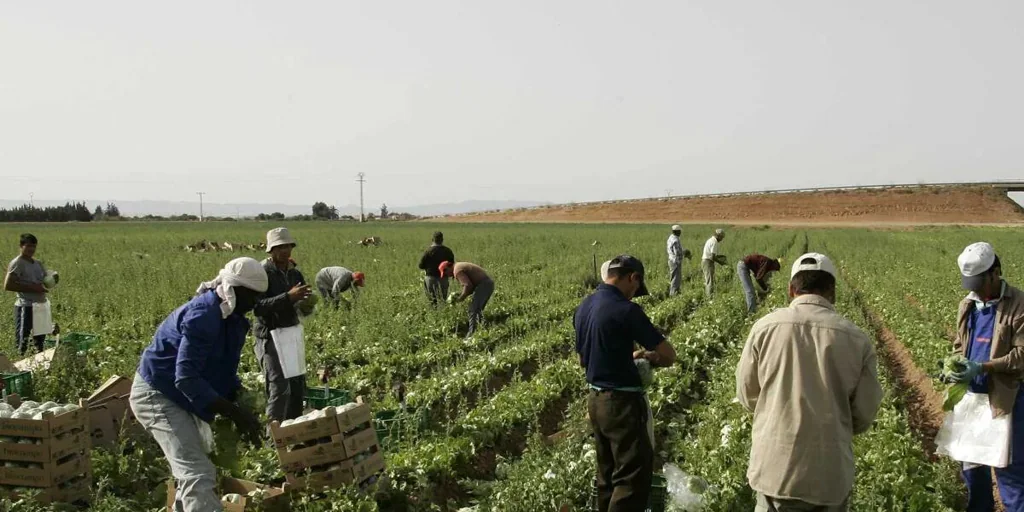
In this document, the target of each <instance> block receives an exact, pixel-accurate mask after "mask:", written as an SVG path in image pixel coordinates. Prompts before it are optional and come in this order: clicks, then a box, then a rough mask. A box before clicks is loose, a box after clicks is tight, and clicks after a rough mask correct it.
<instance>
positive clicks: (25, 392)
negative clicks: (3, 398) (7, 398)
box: [0, 372, 32, 398]
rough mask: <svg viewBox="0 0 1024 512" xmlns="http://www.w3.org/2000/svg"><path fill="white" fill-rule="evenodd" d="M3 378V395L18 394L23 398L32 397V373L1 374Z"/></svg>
mask: <svg viewBox="0 0 1024 512" xmlns="http://www.w3.org/2000/svg"><path fill="white" fill-rule="evenodd" d="M0 377H3V394H4V395H10V394H17V395H18V396H20V397H21V398H30V397H31V396H32V372H17V373H0Z"/></svg>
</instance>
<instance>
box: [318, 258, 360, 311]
mask: <svg viewBox="0 0 1024 512" xmlns="http://www.w3.org/2000/svg"><path fill="white" fill-rule="evenodd" d="M365 282H366V275H365V274H363V273H362V272H352V271H351V270H349V269H347V268H345V267H325V268H322V269H320V271H319V272H317V273H316V289H317V290H318V291H319V292H320V295H321V296H322V297H323V298H324V300H326V301H328V302H330V303H332V304H333V305H335V306H338V305H339V304H341V303H344V304H345V305H346V306H347V305H349V302H348V301H347V300H345V297H343V296H342V295H341V294H342V293H344V292H346V291H348V290H352V299H353V300H355V298H356V297H358V296H359V289H360V288H362V287H363V286H364V284H365Z"/></svg>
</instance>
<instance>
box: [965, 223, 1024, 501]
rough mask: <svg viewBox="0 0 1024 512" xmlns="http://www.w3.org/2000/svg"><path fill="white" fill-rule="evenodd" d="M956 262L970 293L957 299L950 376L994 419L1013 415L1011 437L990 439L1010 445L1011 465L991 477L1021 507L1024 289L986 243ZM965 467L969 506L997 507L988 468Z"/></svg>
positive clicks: (1004, 495)
mask: <svg viewBox="0 0 1024 512" xmlns="http://www.w3.org/2000/svg"><path fill="white" fill-rule="evenodd" d="M957 263H958V264H959V267H960V276H961V281H962V284H963V287H964V288H965V289H966V290H968V291H970V293H969V294H968V295H967V297H965V298H964V299H963V300H962V301H961V302H960V311H959V315H958V317H957V318H958V322H957V325H958V326H959V329H958V331H957V337H956V340H955V342H954V346H955V349H956V351H957V352H958V353H959V354H962V355H963V356H964V357H965V358H966V359H967V362H966V364H965V366H966V368H965V370H964V371H963V373H959V374H957V375H955V376H954V378H955V379H956V380H957V381H958V382H966V383H969V388H968V390H969V391H970V392H972V393H977V394H985V395H988V399H989V408H990V409H991V412H992V417H993V418H1000V417H1005V416H1006V415H1007V414H1012V415H1011V416H1010V422H1011V427H1010V432H1009V434H1010V438H1009V439H1005V438H999V437H1001V436H996V438H993V439H992V442H993V443H1006V444H1008V445H1009V447H1010V457H1009V464H1008V465H1007V466H1006V467H1003V468H995V476H996V484H997V486H998V488H999V496H1000V498H1001V500H1002V502H1003V507H1004V508H1005V509H1006V510H1024V393H1021V392H1020V389H1021V384H1022V380H1021V375H1022V371H1024V293H1022V292H1021V290H1018V289H1017V288H1014V287H1013V286H1010V284H1009V283H1007V282H1006V281H1005V280H1003V276H1002V264H1001V263H1000V262H999V256H997V255H996V252H995V249H993V248H992V246H991V245H989V244H987V243H984V242H979V243H975V244H971V245H969V246H967V248H966V249H964V251H963V253H962V254H960V256H959V258H958V259H957ZM1006 444H1003V445H1002V446H1006ZM968 467H969V466H968V465H966V464H965V465H964V469H963V476H964V481H965V482H966V484H967V510H970V511H974V510H979V511H980V510H985V511H989V510H995V503H994V499H993V496H992V468H991V467H989V466H984V465H981V466H977V465H975V466H973V467H970V469H968Z"/></svg>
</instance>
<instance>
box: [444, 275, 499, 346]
mask: <svg viewBox="0 0 1024 512" xmlns="http://www.w3.org/2000/svg"><path fill="white" fill-rule="evenodd" d="M438 272H439V273H440V274H441V277H442V278H446V277H447V278H450V277H454V278H455V280H457V281H458V282H459V283H460V284H461V285H462V293H460V294H458V295H456V294H455V293H452V295H451V296H450V297H449V298H448V302H449V303H453V304H454V303H456V302H462V301H463V300H466V298H468V297H469V296H470V295H472V296H473V302H472V303H470V305H469V331H468V332H467V333H466V336H467V337H468V336H472V335H473V333H474V332H476V330H477V328H478V327H480V324H481V323H483V320H484V308H485V307H487V302H488V301H489V300H491V295H493V294H494V280H492V279H491V277H490V276H488V275H487V271H485V270H484V269H483V268H482V267H480V265H475V264H473V263H469V262H466V261H460V262H458V263H456V264H454V265H452V264H451V263H449V262H447V261H444V262H441V264H440V265H438Z"/></svg>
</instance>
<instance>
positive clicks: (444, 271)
mask: <svg viewBox="0 0 1024 512" xmlns="http://www.w3.org/2000/svg"><path fill="white" fill-rule="evenodd" d="M451 268H452V262H450V261H442V262H441V264H440V265H438V266H437V270H438V271H439V272H441V277H444V276H446V275H451Z"/></svg>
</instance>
